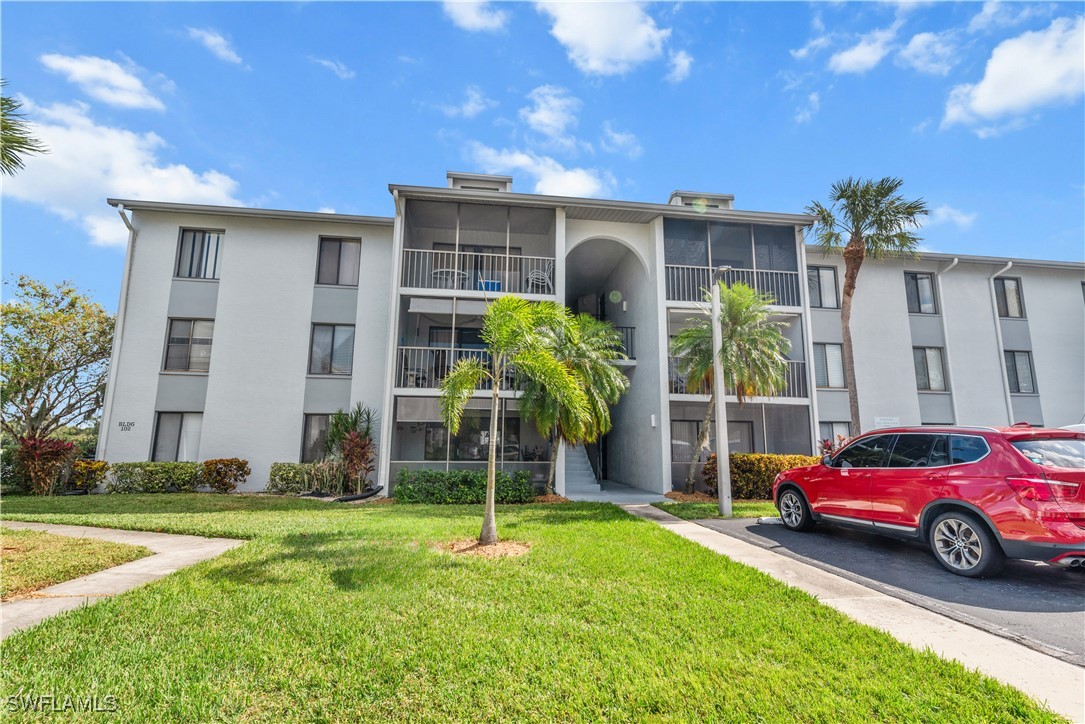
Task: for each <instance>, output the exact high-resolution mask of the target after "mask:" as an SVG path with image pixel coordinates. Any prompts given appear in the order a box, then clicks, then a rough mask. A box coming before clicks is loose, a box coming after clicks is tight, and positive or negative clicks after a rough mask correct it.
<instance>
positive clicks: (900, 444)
mask: <svg viewBox="0 0 1085 724" xmlns="http://www.w3.org/2000/svg"><path fill="white" fill-rule="evenodd" d="M939 439H942V440H944V439H945V436H944V435H897V442H896V444H894V445H893V452H892V453H890V454H889V463H888V465H887V466H886V467H890V468H925V467H927V466H928V465H930V464H931V463H930V462H928V461H929V460H930V458H931V450H932V449H933V448H934V444H935V442H936V441H937V440H939Z"/></svg>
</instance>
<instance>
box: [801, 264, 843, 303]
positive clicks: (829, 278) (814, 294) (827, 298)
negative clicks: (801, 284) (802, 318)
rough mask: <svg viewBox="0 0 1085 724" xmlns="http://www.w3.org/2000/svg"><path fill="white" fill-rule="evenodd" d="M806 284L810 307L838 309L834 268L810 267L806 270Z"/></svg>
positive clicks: (838, 301)
mask: <svg viewBox="0 0 1085 724" xmlns="http://www.w3.org/2000/svg"><path fill="white" fill-rule="evenodd" d="M806 283H807V284H808V285H809V287H810V306H811V307H819V308H821V309H839V308H840V300H839V299H838V298H837V295H836V267H833V266H812V267H808V268H807V269H806Z"/></svg>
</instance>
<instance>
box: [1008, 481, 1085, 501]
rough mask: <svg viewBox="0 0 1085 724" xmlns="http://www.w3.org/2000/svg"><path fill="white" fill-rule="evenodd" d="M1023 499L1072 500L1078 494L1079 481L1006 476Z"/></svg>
mask: <svg viewBox="0 0 1085 724" xmlns="http://www.w3.org/2000/svg"><path fill="white" fill-rule="evenodd" d="M1006 483H1007V485H1009V486H1010V487H1011V488H1013V492H1015V493H1017V497H1019V498H1020V499H1021V500H1041V501H1050V500H1055V499H1060V500H1070V499H1072V498H1074V497H1075V496H1077V488H1078V485H1077V483H1065V482H1061V481H1060V482H1052V481H1050V480H1044V479H1043V478H1006Z"/></svg>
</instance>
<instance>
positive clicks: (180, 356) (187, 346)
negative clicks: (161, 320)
mask: <svg viewBox="0 0 1085 724" xmlns="http://www.w3.org/2000/svg"><path fill="white" fill-rule="evenodd" d="M214 333H215V320H213V319H171V320H169V337H168V339H167V341H166V362H165V365H164V368H165V369H166V370H168V371H171V372H207V371H208V370H209V369H210V367H211V340H212V337H213V336H214Z"/></svg>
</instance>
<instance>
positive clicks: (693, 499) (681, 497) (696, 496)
mask: <svg viewBox="0 0 1085 724" xmlns="http://www.w3.org/2000/svg"><path fill="white" fill-rule="evenodd" d="M663 496H664V497H666V498H670V499H671V500H673V501H676V502H678V503H715V502H716V501H717V500H719V498H717V497H716V496H715V495H709V494H708V493H701V492H696V493H683V492H681V491H679V490H672V491H671V492H669V493H664V494H663Z"/></svg>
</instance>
